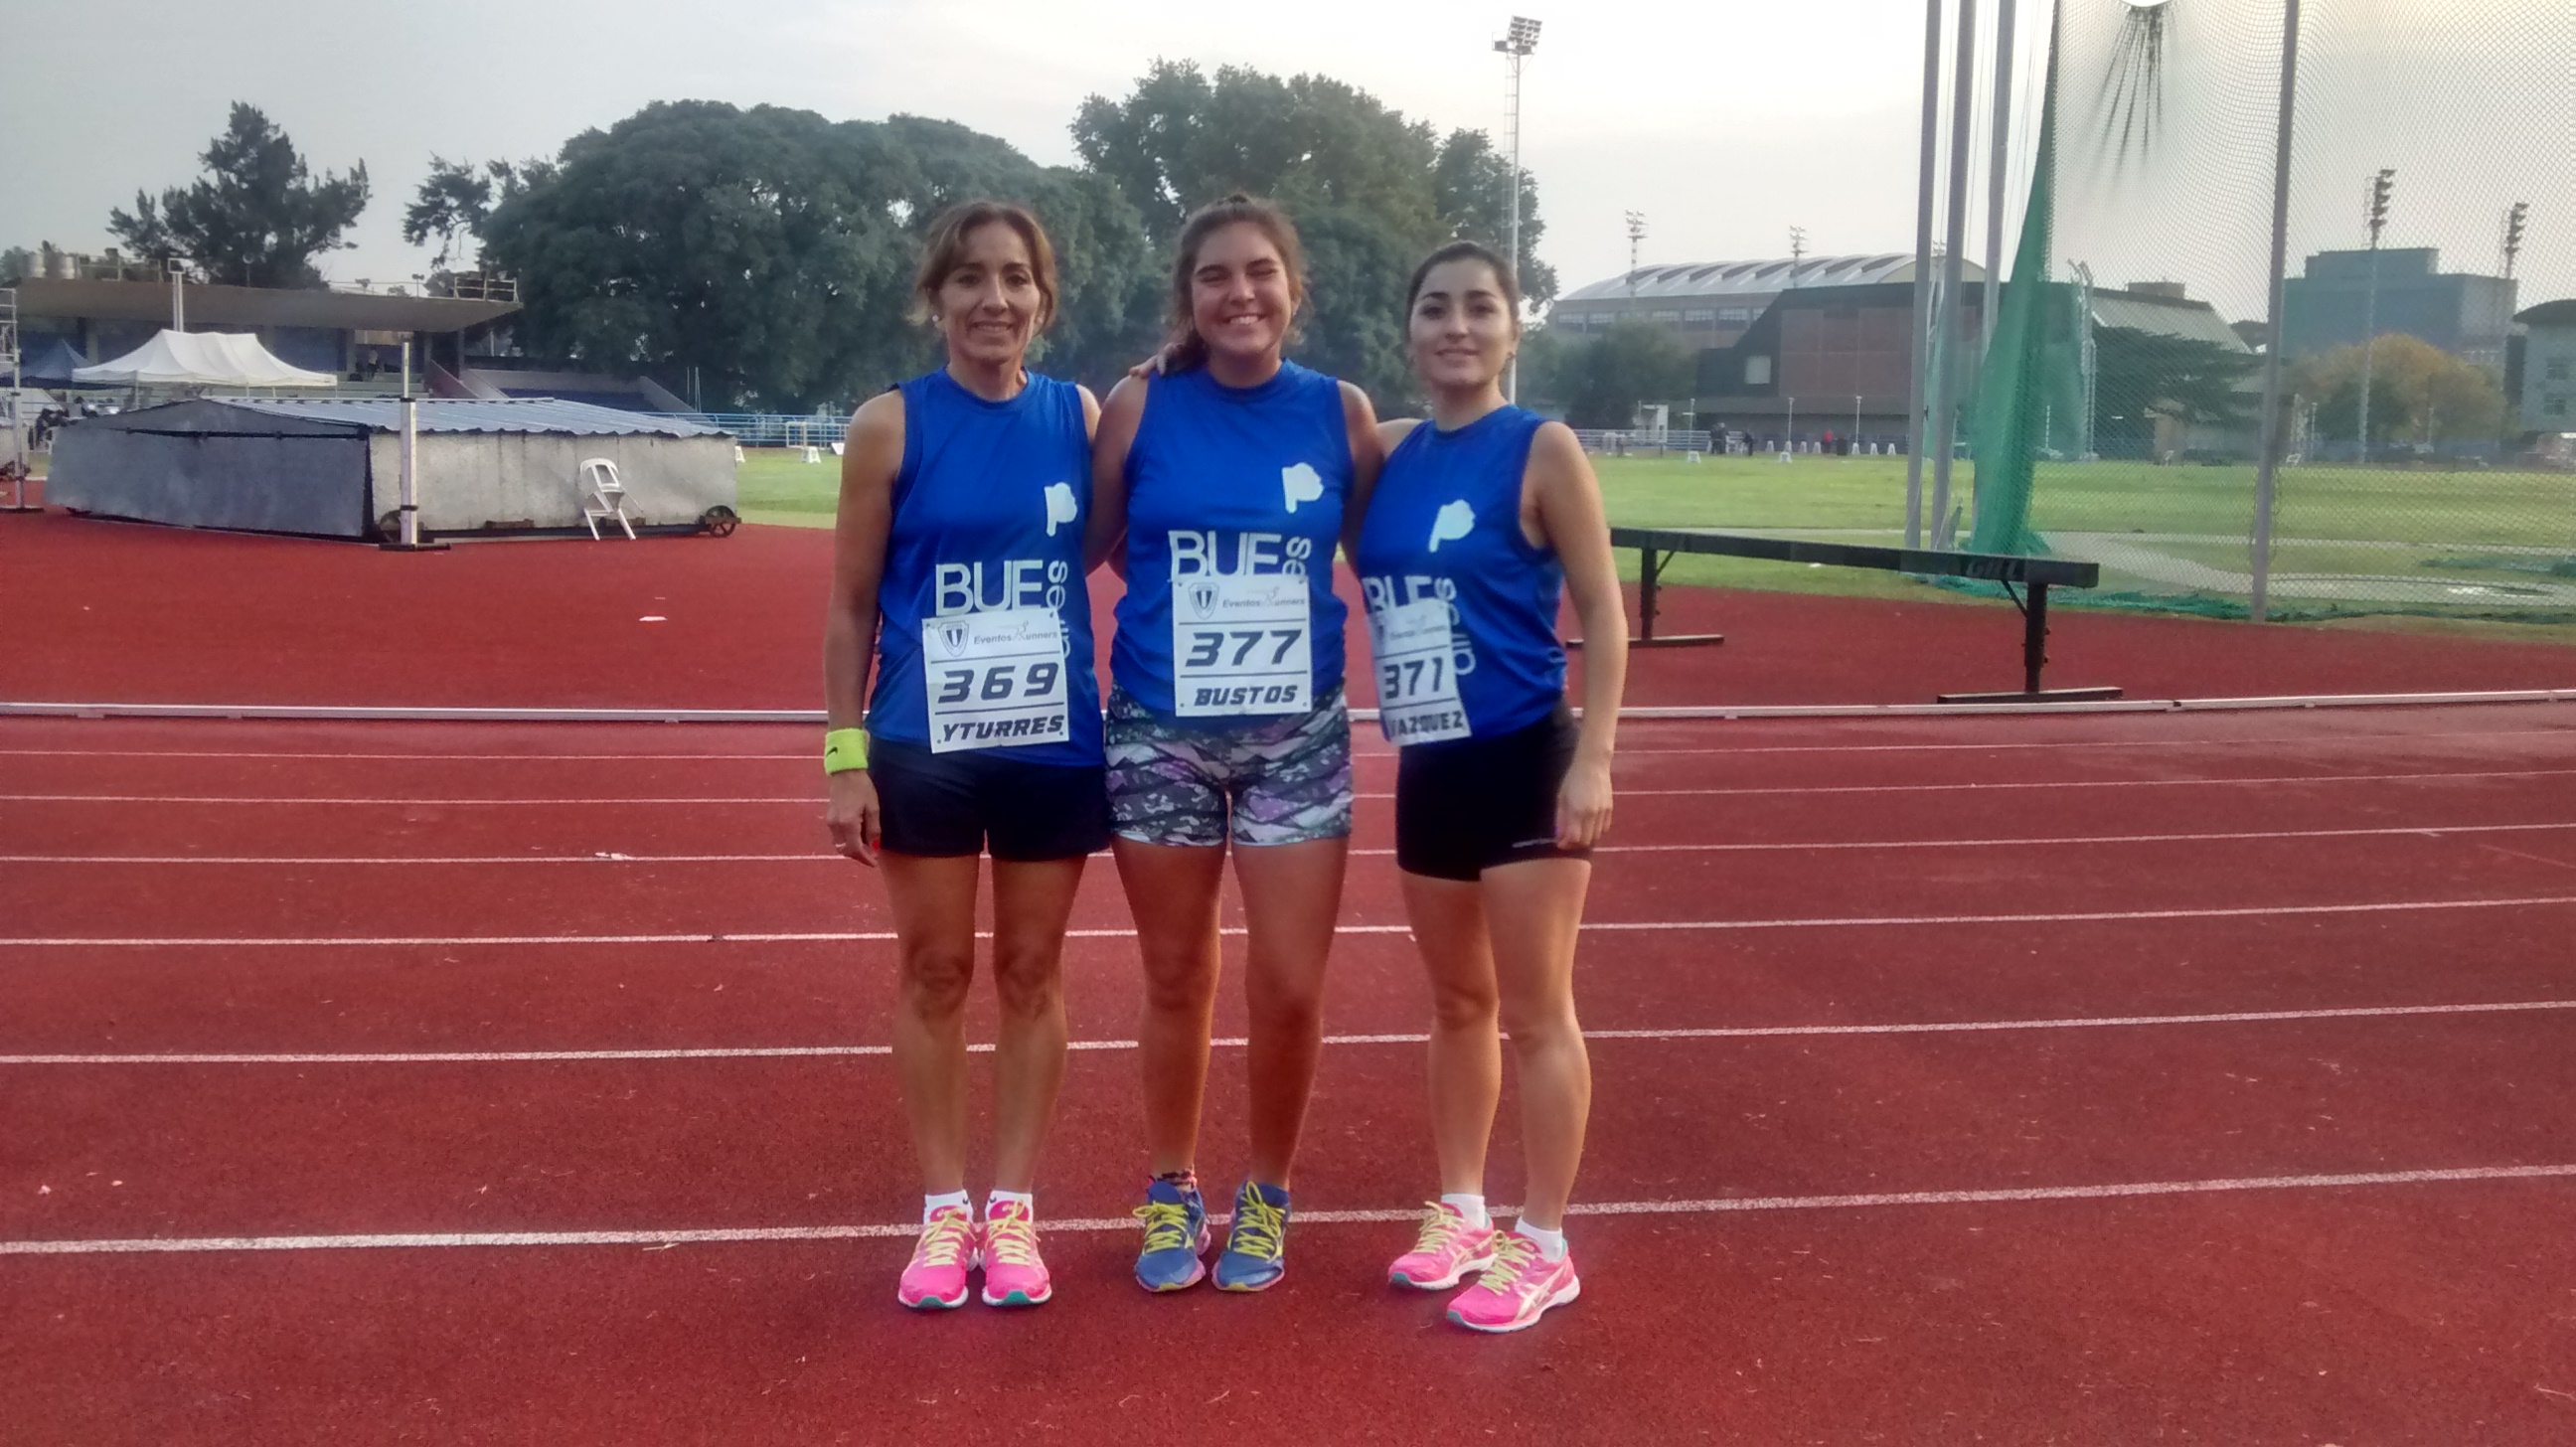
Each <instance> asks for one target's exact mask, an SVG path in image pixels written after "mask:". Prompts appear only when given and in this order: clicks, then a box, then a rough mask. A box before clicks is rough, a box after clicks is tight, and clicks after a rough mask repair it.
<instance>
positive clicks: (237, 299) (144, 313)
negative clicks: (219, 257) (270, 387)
mask: <svg viewBox="0 0 2576 1447" xmlns="http://www.w3.org/2000/svg"><path fill="white" fill-rule="evenodd" d="M184 295H185V297H186V299H187V306H188V322H189V324H190V325H192V326H197V327H324V328H340V329H344V330H352V331H384V332H461V331H464V330H466V329H467V328H469V327H478V326H481V325H483V324H484V323H485V322H489V321H495V320H498V319H499V318H502V317H505V316H508V315H510V314H511V313H512V312H515V311H517V310H518V309H519V307H518V304H517V303H516V302H502V301H458V300H457V299H455V298H454V297H444V296H375V295H369V294H366V293H361V292H347V291H318V290H306V289H303V288H298V287H267V286H223V285H219V284H215V283H211V282H210V283H204V284H200V283H197V282H190V283H189V284H188V285H187V287H186V288H185V290H184ZM18 312H19V315H21V316H30V317H88V318H91V319H93V320H97V321H135V322H151V321H167V320H168V319H169V316H170V288H169V287H168V286H166V285H164V284H163V283H161V282H157V281H104V280H98V279H94V278H91V279H83V280H78V281H73V280H67V279H64V278H61V277H29V278H27V279H26V280H24V281H21V282H19V283H18Z"/></svg>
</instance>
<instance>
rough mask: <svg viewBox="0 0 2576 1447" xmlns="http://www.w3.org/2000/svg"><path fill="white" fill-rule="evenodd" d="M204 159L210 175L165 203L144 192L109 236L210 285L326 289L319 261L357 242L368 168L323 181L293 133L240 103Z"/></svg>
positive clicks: (114, 218)
mask: <svg viewBox="0 0 2576 1447" xmlns="http://www.w3.org/2000/svg"><path fill="white" fill-rule="evenodd" d="M200 159H201V160H202V161H203V162H204V163H205V167H206V174H205V176H204V177H202V178H201V179H199V180H198V181H197V182H195V183H194V184H193V185H189V186H186V187H178V186H173V187H170V188H169V189H167V190H165V191H163V192H162V193H161V196H160V199H159V200H158V201H155V200H154V199H153V198H152V197H151V196H149V195H147V194H145V193H144V192H141V191H137V192H135V193H134V209H133V210H132V211H124V210H117V211H112V212H110V213H109V216H108V230H109V231H111V232H113V233H114V234H115V236H116V238H117V240H119V241H121V242H123V243H124V244H125V245H126V246H127V247H128V248H130V249H132V250H133V251H134V252H136V253H137V254H138V255H141V256H144V257H148V258H150V259H152V260H154V261H165V262H166V261H170V260H179V261H184V262H186V263H187V264H188V265H189V266H190V267H192V268H194V269H195V271H196V272H197V274H198V275H199V276H201V277H203V278H205V279H206V280H208V281H219V282H238V283H240V284H242V285H244V286H296V287H318V286H320V285H322V284H323V283H322V273H321V272H320V270H318V269H317V268H316V267H315V266H314V265H313V258H314V257H316V256H319V255H321V254H322V253H323V252H326V251H332V250H336V249H338V248H340V247H343V246H346V245H349V244H350V243H347V242H343V241H342V240H341V239H340V236H341V233H343V232H345V231H347V230H348V229H349V227H350V226H351V225H352V224H353V223H355V222H356V221H357V219H358V213H360V212H362V211H364V210H366V209H367V167H366V163H365V162H363V161H362V162H359V163H358V164H357V165H356V166H353V167H351V168H350V170H349V171H348V173H347V174H345V175H341V174H337V173H332V174H325V175H323V176H321V177H318V178H317V177H315V176H314V174H313V172H312V170H311V168H309V167H308V166H306V165H305V163H304V158H303V157H302V156H301V155H299V154H297V152H296V149H295V143H294V142H293V141H291V140H289V139H287V135H286V133H285V132H284V131H282V130H279V129H278V128H277V126H276V125H275V124H274V123H272V122H271V121H270V120H269V118H268V117H267V116H266V115H263V114H261V112H260V110H259V108H258V107H256V106H252V105H247V104H243V103H241V102H235V103H234V105H233V108H232V119H231V123H230V124H229V125H228V126H227V127H226V128H225V130H224V133H223V134H222V135H219V136H217V137H215V138H214V140H213V141H212V142H210V143H209V144H208V145H207V147H206V149H205V151H204V152H203V153H202V154H201V156H200Z"/></svg>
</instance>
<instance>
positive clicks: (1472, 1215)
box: [1440, 1191, 1494, 1231]
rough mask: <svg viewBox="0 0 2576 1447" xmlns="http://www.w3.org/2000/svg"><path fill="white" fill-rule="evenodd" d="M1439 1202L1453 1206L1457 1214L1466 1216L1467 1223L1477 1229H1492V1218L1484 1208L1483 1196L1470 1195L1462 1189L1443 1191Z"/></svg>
mask: <svg viewBox="0 0 2576 1447" xmlns="http://www.w3.org/2000/svg"><path fill="white" fill-rule="evenodd" d="M1440 1204H1441V1205H1443V1206H1455V1207H1456V1208H1457V1209H1458V1214H1459V1215H1461V1216H1464V1217H1466V1218H1467V1224H1468V1225H1470V1226H1473V1227H1475V1228H1476V1229H1477V1230H1479V1231H1490V1230H1492V1229H1493V1225H1494V1218H1493V1216H1492V1215H1491V1214H1490V1213H1488V1212H1487V1211H1486V1210H1485V1198H1484V1197H1482V1196H1470V1195H1468V1194H1466V1193H1465V1192H1463V1191H1444V1192H1442V1193H1441V1196H1440Z"/></svg>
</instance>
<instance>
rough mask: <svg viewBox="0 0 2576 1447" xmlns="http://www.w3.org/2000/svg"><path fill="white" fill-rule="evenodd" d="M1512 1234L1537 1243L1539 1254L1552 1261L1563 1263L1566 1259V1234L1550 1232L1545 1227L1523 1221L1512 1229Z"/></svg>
mask: <svg viewBox="0 0 2576 1447" xmlns="http://www.w3.org/2000/svg"><path fill="white" fill-rule="evenodd" d="M1512 1233H1513V1234H1514V1235H1517V1236H1526V1237H1528V1238H1529V1239H1530V1240H1532V1241H1535V1242H1537V1243H1538V1254H1539V1255H1541V1256H1543V1257H1545V1258H1547V1259H1548V1260H1550V1261H1563V1260H1564V1259H1565V1233H1564V1232H1563V1231H1561V1230H1559V1231H1550V1230H1548V1229H1547V1228H1546V1227H1544V1226H1533V1225H1531V1224H1530V1223H1529V1222H1527V1221H1523V1222H1521V1223H1520V1224H1519V1225H1517V1226H1514V1227H1513V1228H1512Z"/></svg>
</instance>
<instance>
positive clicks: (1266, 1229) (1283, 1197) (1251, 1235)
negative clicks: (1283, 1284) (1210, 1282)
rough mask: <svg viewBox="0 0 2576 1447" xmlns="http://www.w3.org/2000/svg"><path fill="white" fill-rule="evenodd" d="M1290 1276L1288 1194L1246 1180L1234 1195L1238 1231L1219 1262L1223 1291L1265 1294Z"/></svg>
mask: <svg viewBox="0 0 2576 1447" xmlns="http://www.w3.org/2000/svg"><path fill="white" fill-rule="evenodd" d="M1287 1274H1288V1193H1287V1191H1285V1190H1283V1189H1281V1188H1280V1187H1278V1186H1265V1185H1263V1184H1261V1183H1260V1182H1259V1181H1246V1182H1244V1183H1243V1189H1242V1190H1240V1191H1237V1192H1235V1193H1234V1229H1233V1230H1232V1231H1230V1232H1228V1233H1227V1235H1226V1238H1225V1254H1224V1255H1222V1256H1219V1257H1218V1258H1217V1259H1216V1289H1217V1290H1219V1291H1264V1290H1267V1289H1269V1288H1270V1287H1273V1286H1276V1285H1278V1284H1279V1278H1280V1277H1282V1276H1285V1275H1287Z"/></svg>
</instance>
